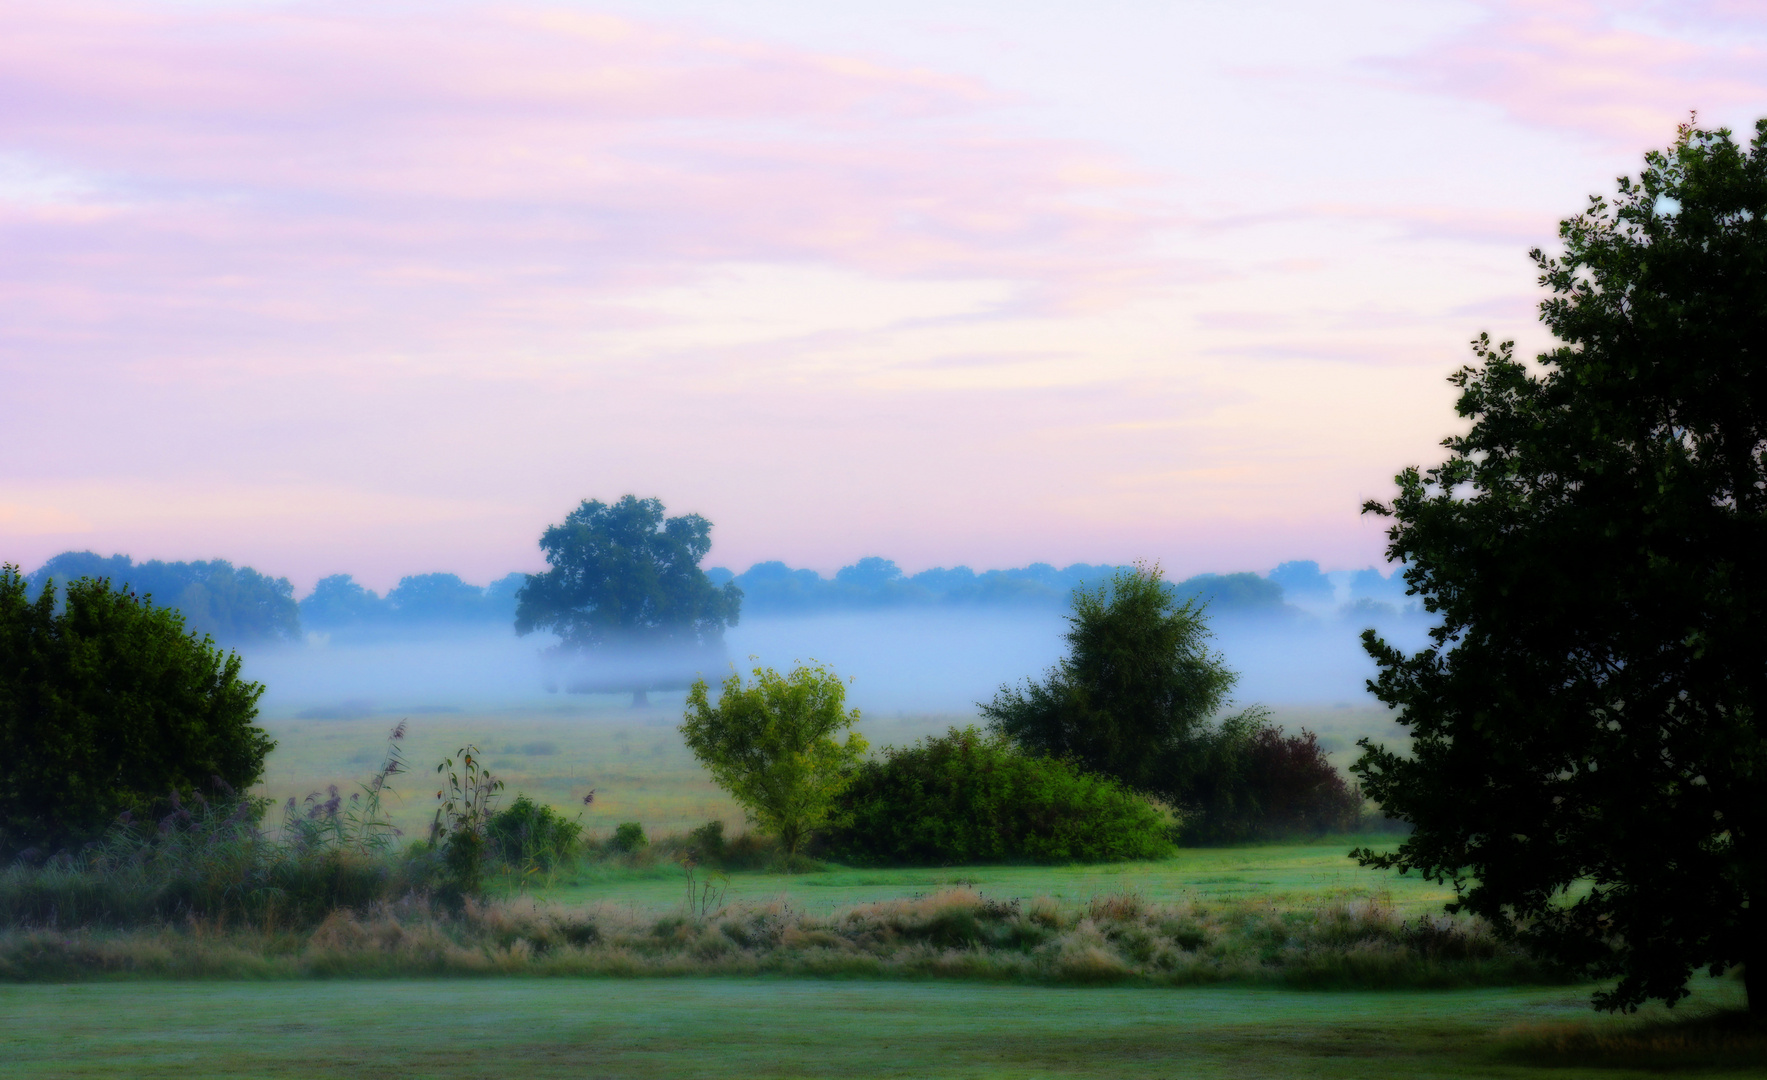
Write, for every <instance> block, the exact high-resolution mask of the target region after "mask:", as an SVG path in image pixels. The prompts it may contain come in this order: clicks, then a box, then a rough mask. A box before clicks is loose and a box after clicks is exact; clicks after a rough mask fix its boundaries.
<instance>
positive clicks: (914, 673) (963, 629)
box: [245, 608, 1427, 719]
mask: <svg viewBox="0 0 1767 1080" xmlns="http://www.w3.org/2000/svg"><path fill="white" fill-rule="evenodd" d="M1211 625H1212V627H1213V629H1214V631H1215V639H1214V642H1213V645H1214V648H1215V649H1217V650H1218V651H1219V652H1221V653H1222V654H1223V655H1224V656H1225V658H1226V661H1227V664H1228V666H1229V667H1231V668H1233V669H1234V670H1235V671H1238V672H1239V673H1240V682H1239V686H1238V688H1237V690H1236V692H1235V700H1236V701H1237V702H1239V703H1241V704H1250V703H1254V702H1255V703H1261V704H1267V705H1321V706H1331V705H1343V704H1346V703H1348V704H1366V703H1369V702H1370V700H1371V699H1370V698H1369V697H1368V695H1367V691H1366V690H1365V688H1364V682H1365V680H1367V679H1368V678H1369V677H1371V676H1372V675H1373V673H1374V667H1373V664H1372V662H1371V661H1369V659H1368V658H1367V656H1366V655H1365V654H1364V653H1363V652H1362V649H1361V645H1360V642H1359V641H1358V640H1357V635H1358V634H1359V633H1360V632H1361V630H1362V628H1363V627H1364V626H1369V625H1373V626H1375V627H1377V628H1378V629H1379V630H1380V631H1381V632H1382V634H1383V635H1384V636H1386V637H1387V639H1388V640H1389V641H1391V642H1393V643H1394V644H1397V645H1401V646H1402V647H1405V648H1416V647H1418V646H1419V645H1420V644H1422V643H1423V641H1424V638H1425V631H1426V628H1427V624H1426V623H1425V622H1423V621H1422V620H1421V619H1420V618H1418V617H1416V616H1414V615H1413V616H1406V615H1399V614H1397V613H1395V612H1393V611H1392V610H1391V609H1385V610H1383V611H1377V612H1373V613H1369V612H1353V613H1344V612H1319V613H1306V612H1301V611H1297V610H1294V609H1289V610H1288V611H1287V612H1286V613H1284V614H1279V615H1252V614H1239V615H1236V614H1233V613H1227V614H1223V615H1221V616H1219V617H1216V618H1214V619H1212V620H1211ZM1065 628H1066V620H1065V618H1064V616H1063V613H1062V612H1061V611H1059V610H1055V609H1046V608H1026V609H1012V608H978V609H956V610H951V609H946V610H936V611H927V610H924V609H921V610H894V611H888V610H886V611H872V612H842V613H834V614H824V615H808V616H797V617H787V616H776V617H761V618H749V619H744V620H743V621H742V623H741V624H740V625H738V626H737V627H735V628H733V629H731V630H730V631H728V632H727V635H726V646H727V648H726V652H727V655H726V658H725V660H724V662H723V663H721V664H719V663H716V662H711V663H705V664H704V666H703V667H702V668H701V670H703V671H704V673H705V675H706V676H707V678H708V679H709V680H710V681H713V682H716V681H717V680H719V679H721V678H723V677H724V676H726V675H728V673H729V671H730V668H731V665H732V664H734V665H735V666H737V667H738V668H741V669H742V670H744V671H746V670H747V668H748V667H749V666H751V661H750V659H749V658H750V657H751V656H753V657H754V658H755V661H754V662H758V663H761V664H766V665H768V666H771V667H776V668H781V669H785V668H789V667H790V666H791V665H792V664H793V662H795V661H800V660H816V661H820V662H822V663H824V664H826V665H828V666H829V667H831V668H833V669H834V670H835V671H837V672H839V673H840V674H841V675H842V676H843V677H845V678H848V679H850V680H851V681H850V683H849V687H848V691H849V697H850V700H851V702H852V703H853V704H854V705H856V706H857V707H858V708H860V709H861V710H863V711H865V712H868V713H875V714H884V715H895V714H913V713H962V712H969V711H972V710H973V709H974V706H975V703H976V702H977V701H985V700H987V699H989V698H991V697H992V696H993V695H994V693H995V692H996V691H997V690H998V689H999V688H1000V686H1001V685H1002V684H1005V683H1016V682H1019V681H1020V680H1023V679H1024V678H1026V677H1028V676H1040V675H1041V674H1042V673H1043V672H1044V671H1046V670H1047V669H1048V668H1049V667H1050V666H1051V665H1052V664H1054V663H1055V662H1056V660H1057V659H1058V658H1059V657H1060V656H1061V654H1062V651H1063V642H1062V640H1061V634H1062V632H1063V631H1064V630H1065ZM551 643H552V642H551V639H550V638H548V637H547V636H545V635H539V634H536V635H533V636H530V637H527V638H518V637H516V636H515V635H514V633H513V632H512V631H510V630H508V629H505V628H500V627H494V626H492V627H461V628H458V629H455V630H453V631H448V632H444V631H437V632H436V633H434V634H432V635H429V636H424V637H399V638H388V639H384V640H378V641H355V642H350V641H342V642H340V641H333V640H330V639H328V638H326V637H325V636H323V635H310V636H309V638H308V640H307V642H306V643H305V644H303V645H279V646H260V647H258V648H255V649H251V650H249V651H247V652H246V653H245V657H246V662H245V670H246V674H247V676H248V677H249V678H252V679H256V680H258V681H260V682H263V683H264V684H265V685H266V688H267V690H266V694H265V697H264V701H263V706H264V713H265V715H266V716H268V717H272V718H276V717H289V716H302V715H304V716H306V717H309V718H314V719H325V718H333V717H335V718H348V717H354V716H366V715H374V714H383V713H384V714H394V713H400V714H424V713H439V712H453V711H461V712H482V711H494V710H498V709H511V708H561V707H562V708H571V707H573V706H578V707H580V706H584V705H589V704H596V703H598V704H599V705H601V706H602V707H603V708H605V707H607V706H609V705H613V704H616V703H618V702H619V701H621V700H629V698H621V697H614V696H609V695H594V694H573V693H568V692H563V691H561V690H554V691H552V692H549V691H548V689H547V687H548V685H551V686H554V687H557V686H559V684H560V681H561V680H560V678H559V675H558V672H557V670H556V669H555V668H553V667H552V666H550V665H549V664H548V662H547V661H546V659H545V658H544V656H543V652H544V650H545V648H546V647H547V646H548V645H549V644H551ZM614 666H616V667H617V663H616V664H615V665H614ZM601 670H602V673H603V674H604V675H612V674H617V672H613V671H611V670H610V668H608V667H607V666H605V665H604V666H603V668H602V669H601ZM566 681H567V682H568V680H566ZM650 698H651V702H652V704H653V705H654V706H656V707H657V708H658V709H661V710H665V711H666V710H668V709H669V708H670V707H673V706H678V705H679V703H680V701H681V698H682V693H681V692H680V691H679V690H676V691H665V692H660V693H655V692H653V693H652V694H651V695H650Z"/></svg>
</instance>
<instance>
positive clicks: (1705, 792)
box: [1355, 120, 1767, 1016]
mask: <svg viewBox="0 0 1767 1080" xmlns="http://www.w3.org/2000/svg"><path fill="white" fill-rule="evenodd" d="M1559 237H1560V240H1561V241H1562V243H1563V253H1562V254H1559V255H1557V256H1553V255H1549V254H1546V253H1544V252H1541V251H1539V250H1536V251H1534V252H1533V253H1532V254H1533V258H1534V260H1535V262H1536V264H1537V265H1538V267H1539V270H1540V282H1541V284H1542V285H1543V286H1544V287H1545V288H1546V289H1547V290H1549V295H1548V296H1547V297H1546V299H1545V300H1544V301H1543V302H1542V303H1541V306H1540V313H1541V318H1542V320H1543V321H1544V323H1545V325H1546V326H1547V328H1548V329H1550V330H1551V331H1552V333H1553V335H1554V336H1555V337H1556V338H1557V339H1558V341H1559V342H1560V343H1561V344H1559V345H1558V346H1557V347H1555V348H1553V349H1552V350H1551V351H1549V352H1547V353H1544V354H1542V355H1541V356H1540V357H1539V358H1538V361H1537V363H1535V364H1531V365H1530V364H1526V363H1523V362H1522V361H1519V360H1517V359H1516V358H1515V356H1514V351H1513V348H1512V346H1511V345H1510V344H1509V343H1507V342H1505V343H1503V344H1500V345H1496V346H1493V345H1492V344H1491V342H1490V340H1489V338H1487V337H1484V336H1481V337H1480V338H1479V339H1478V341H1476V342H1475V343H1474V351H1475V354H1476V357H1477V362H1476V363H1475V364H1473V365H1470V366H1468V367H1465V368H1462V369H1461V370H1460V371H1459V372H1458V373H1456V374H1455V375H1454V376H1453V377H1452V380H1451V381H1452V382H1453V383H1454V385H1455V386H1457V387H1459V388H1460V399H1459V404H1458V406H1457V410H1458V412H1459V414H1460V416H1462V417H1463V418H1466V419H1468V420H1470V421H1471V426H1470V428H1469V429H1468V430H1467V432H1466V434H1464V435H1457V436H1453V437H1450V438H1448V439H1446V440H1445V441H1444V443H1443V445H1444V446H1445V447H1446V448H1447V450H1448V457H1447V460H1446V461H1445V462H1444V463H1443V464H1441V465H1438V466H1436V467H1434V468H1431V469H1428V470H1427V471H1420V470H1419V469H1417V468H1408V469H1406V470H1404V471H1403V472H1402V473H1400V474H1399V476H1398V478H1397V480H1398V488H1399V490H1398V495H1397V497H1396V498H1395V499H1394V501H1393V502H1392V503H1391V504H1387V505H1382V504H1378V503H1370V504H1368V505H1367V507H1366V508H1365V509H1366V510H1367V511H1368V512H1371V513H1374V514H1379V515H1383V516H1386V517H1388V518H1389V519H1390V520H1391V526H1390V528H1389V530H1388V533H1387V536H1388V539H1389V546H1388V554H1389V556H1390V557H1392V558H1393V559H1396V560H1403V562H1404V564H1405V567H1406V569H1405V580H1406V582H1407V583H1408V585H1409V588H1410V589H1411V591H1412V592H1414V593H1416V594H1418V595H1419V596H1420V597H1421V598H1422V600H1423V603H1424V606H1425V608H1426V610H1428V611H1429V612H1432V613H1434V614H1435V615H1436V616H1437V617H1438V618H1439V619H1440V623H1439V625H1438V626H1437V627H1436V628H1435V630H1434V631H1433V632H1432V635H1431V643H1430V645H1429V646H1428V647H1426V648H1424V649H1423V650H1422V651H1420V652H1418V653H1416V654H1414V655H1406V654H1404V653H1402V652H1400V651H1399V650H1397V649H1394V648H1392V647H1390V646H1388V645H1387V644H1386V643H1385V642H1383V641H1381V640H1380V639H1379V638H1378V637H1377V636H1376V635H1375V634H1374V633H1373V632H1369V633H1367V634H1365V635H1364V640H1365V644H1366V646H1367V648H1368V651H1369V652H1370V654H1371V655H1372V656H1373V657H1374V659H1375V661H1376V662H1377V664H1378V665H1379V669H1380V670H1379V678H1378V681H1376V682H1375V683H1372V684H1371V687H1372V689H1373V690H1374V693H1375V694H1376V696H1377V697H1379V698H1380V700H1382V701H1384V702H1385V703H1387V704H1388V705H1389V706H1391V707H1393V708H1395V709H1398V710H1401V715H1400V717H1399V719H1400V722H1401V723H1403V724H1405V725H1407V726H1409V728H1410V729H1411V735H1412V740H1411V747H1410V752H1409V753H1401V752H1398V751H1396V750H1392V749H1386V748H1382V747H1379V746H1374V745H1371V744H1369V743H1367V742H1366V741H1365V742H1364V743H1363V746H1364V752H1363V755H1362V758H1361V760H1360V761H1359V762H1358V763H1357V765H1356V766H1355V771H1357V772H1358V773H1360V774H1361V776H1362V777H1363V781H1364V785H1365V787H1366V789H1367V791H1368V792H1369V794H1371V795H1372V796H1374V797H1375V798H1376V799H1378V800H1379V801H1380V802H1381V803H1382V804H1383V805H1384V806H1385V808H1386V810H1387V812H1388V813H1390V814H1393V815H1395V816H1397V817H1399V818H1402V819H1404V820H1406V821H1408V822H1411V823H1412V824H1413V825H1414V826H1415V831H1414V832H1413V833H1412V834H1411V835H1410V837H1409V838H1408V839H1407V840H1405V841H1404V842H1403V843H1402V844H1400V845H1399V846H1398V847H1397V849H1396V850H1394V851H1390V852H1374V851H1363V852H1360V853H1359V854H1360V856H1361V858H1362V861H1363V862H1364V863H1367V864H1372V865H1377V866H1390V867H1398V868H1400V869H1402V870H1417V871H1420V872H1422V873H1424V874H1426V875H1428V876H1430V877H1432V878H1434V879H1437V880H1444V879H1445V880H1448V881H1451V882H1452V883H1453V884H1454V886H1455V888H1456V890H1457V897H1458V898H1457V900H1456V902H1455V903H1454V904H1453V905H1451V907H1452V908H1453V909H1454V910H1464V911H1469V912H1472V913H1475V914H1478V915H1481V916H1483V917H1485V918H1486V919H1489V920H1491V921H1492V922H1493V923H1494V924H1495V925H1496V926H1497V927H1498V928H1499V929H1500V930H1502V931H1504V932H1506V933H1511V934H1517V935H1520V936H1521V937H1522V938H1523V939H1525V940H1527V941H1529V942H1531V943H1532V944H1534V945H1535V946H1536V947H1537V948H1539V949H1541V950H1543V951H1545V952H1546V953H1547V954H1548V955H1551V956H1553V957H1555V958H1557V959H1558V960H1560V961H1562V962H1563V963H1565V964H1567V965H1569V966H1570V967H1572V968H1574V969H1577V970H1580V971H1582V972H1584V973H1586V974H1588V975H1591V976H1596V977H1615V976H1617V977H1618V979H1619V981H1618V983H1617V985H1616V986H1615V987H1614V988H1613V989H1612V990H1610V991H1605V992H1603V993H1601V994H1598V995H1597V996H1596V1004H1597V1005H1598V1006H1600V1007H1604V1008H1620V1009H1631V1008H1634V1007H1636V1006H1637V1005H1638V1004H1640V1003H1641V1002H1643V1001H1646V1000H1649V999H1661V1000H1665V1001H1668V1002H1670V1003H1673V1002H1674V1001H1675V1000H1676V999H1677V998H1679V997H1681V996H1683V995H1685V994H1686V992H1687V991H1686V988H1685V984H1686V982H1687V979H1688V977H1689V975H1690V974H1691V973H1692V972H1693V971H1694V970H1695V969H1696V968H1700V967H1705V968H1708V969H1709V970H1710V971H1712V972H1713V973H1722V972H1723V971H1724V970H1726V969H1727V968H1730V967H1732V966H1734V965H1737V964H1741V965H1742V966H1743V974H1744V981H1745V983H1746V985H1747V988H1748V998H1749V1007H1750V1009H1751V1011H1752V1012H1753V1013H1755V1015H1756V1016H1761V1015H1763V1014H1764V1013H1767V846H1764V845H1767V737H1764V735H1767V732H1764V730H1763V722H1764V719H1767V633H1763V630H1762V627H1763V626H1767V559H1763V553H1764V552H1767V460H1764V455H1767V120H1764V121H1762V122H1760V123H1759V124H1757V125H1756V134H1755V138H1754V139H1753V141H1752V143H1751V144H1749V145H1748V146H1747V147H1746V148H1745V147H1743V146H1739V145H1738V144H1737V143H1736V141H1735V140H1734V139H1733V138H1732V137H1731V135H1730V133H1729V132H1728V131H1724V130H1716V131H1707V130H1702V129H1700V128H1698V127H1696V126H1694V125H1691V124H1690V125H1687V126H1684V127H1683V128H1682V130H1681V132H1680V137H1679V138H1678V139H1677V140H1676V142H1675V144H1674V145H1673V146H1671V147H1670V148H1669V149H1667V150H1666V151H1661V152H1653V153H1651V154H1648V155H1646V159H1645V168H1644V170H1643V171H1642V172H1641V174H1640V175H1639V176H1638V177H1637V178H1635V179H1634V178H1621V180H1620V181H1619V184H1618V191H1617V193H1616V194H1615V196H1614V197H1613V198H1612V199H1611V200H1609V199H1604V198H1599V197H1597V198H1592V199H1591V200H1590V202H1589V205H1588V207H1587V209H1586V210H1585V211H1584V212H1583V213H1581V214H1579V215H1577V216H1575V217H1572V218H1569V219H1567V220H1565V221H1564V222H1562V223H1561V225H1560V227H1559Z"/></svg>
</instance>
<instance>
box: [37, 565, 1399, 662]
mask: <svg viewBox="0 0 1767 1080" xmlns="http://www.w3.org/2000/svg"><path fill="white" fill-rule="evenodd" d="M1116 571H1117V567H1114V566H1104V565H1092V564H1088V563H1075V564H1073V565H1071V566H1067V567H1063V568H1060V569H1057V568H1056V567H1054V566H1050V565H1049V564H1047V563H1034V564H1032V565H1030V566H1026V567H1022V568H1019V569H1016V570H984V571H981V572H977V571H975V570H971V569H970V568H969V567H967V566H958V567H953V568H950V569H946V568H942V567H941V568H938V569H933V570H923V571H921V572H920V573H918V574H913V575H908V574H904V573H903V572H902V571H901V569H900V568H899V567H897V566H896V564H895V563H894V562H892V561H890V560H889V559H882V558H876V557H872V558H865V559H860V560H859V561H858V562H856V563H854V564H853V565H851V566H845V567H842V568H841V569H840V570H839V571H837V572H836V573H835V575H834V577H832V578H825V577H823V576H822V575H821V574H818V573H817V572H816V571H814V570H794V569H792V568H791V567H789V566H787V565H785V564H784V563H782V562H764V563H756V564H755V565H754V566H751V567H749V568H748V569H747V570H745V571H743V572H742V573H740V574H738V573H735V572H733V571H731V570H728V569H725V568H723V567H713V568H712V569H710V570H708V571H707V572H706V573H707V576H708V577H710V578H711V579H712V581H713V583H715V584H718V585H722V584H724V583H725V582H727V581H735V582H736V584H737V586H738V587H739V588H741V589H742V592H743V600H742V614H744V615H748V616H756V615H760V616H767V615H809V614H827V613H833V612H841V611H876V610H881V609H886V608H937V607H946V608H979V607H1021V608H1060V607H1065V606H1066V604H1067V602H1068V598H1069V597H1070V596H1071V595H1072V594H1073V591H1074V590H1075V589H1076V588H1093V587H1097V586H1099V585H1102V584H1104V583H1105V582H1107V581H1109V580H1110V577H1111V575H1112V574H1114V573H1115V572H1116ZM1337 576H1338V578H1339V581H1337V582H1334V581H1333V580H1332V579H1331V577H1329V576H1327V575H1326V574H1324V573H1322V572H1321V571H1320V569H1319V565H1318V564H1317V563H1314V562H1288V563H1283V564H1282V565H1281V566H1279V567H1277V568H1276V569H1275V570H1273V571H1271V572H1270V573H1269V574H1268V575H1267V576H1266V575H1259V574H1252V573H1239V574H1199V575H1197V576H1196V577H1192V578H1188V579H1186V580H1184V581H1181V582H1179V583H1178V584H1177V589H1178V592H1179V595H1181V596H1184V597H1191V598H1195V599H1197V600H1199V601H1203V602H1206V603H1208V605H1209V610H1210V611H1211V612H1214V613H1216V614H1225V613H1243V614H1265V615H1281V614H1284V613H1287V614H1296V613H1298V610H1299V609H1305V610H1308V611H1313V612H1316V613H1318V612H1323V611H1327V610H1340V611H1345V612H1347V613H1350V614H1355V615H1380V614H1389V615H1396V614H1398V613H1399V611H1400V610H1401V609H1404V608H1405V607H1406V606H1407V599H1406V597H1405V585H1404V582H1403V581H1402V580H1401V579H1400V578H1399V576H1398V574H1397V572H1394V573H1393V574H1391V575H1383V574H1381V573H1380V572H1379V571H1378V570H1373V569H1369V570H1362V571H1358V572H1357V573H1355V574H1353V575H1350V576H1349V580H1348V582H1347V584H1346V583H1345V582H1343V580H1342V578H1343V575H1337ZM51 577H53V578H55V579H56V580H57V581H60V582H66V581H69V580H71V579H73V578H77V577H106V578H109V579H110V580H111V582H112V584H113V585H115V586H117V587H124V586H126V587H128V588H131V589H133V590H134V591H135V592H137V593H140V594H145V595H151V596H152V597H153V600H154V602H155V603H157V604H163V605H166V606H169V607H175V608H178V609H179V610H180V611H182V612H183V613H184V617H185V619H186V621H187V623H188V624H189V626H190V628H191V629H193V630H196V631H198V632H200V633H207V634H212V635H214V637H215V639H216V640H217V641H219V642H222V643H223V644H229V645H245V644H255V643H262V642H275V641H297V640H300V639H301V638H302V637H303V634H304V633H306V632H316V633H325V634H332V633H339V632H343V633H345V634H367V635H376V636H397V635H399V634H401V633H404V632H407V631H412V630H416V629H419V628H425V629H438V628H445V627H447V626H450V625H470V624H480V625H486V624H500V625H504V626H509V625H511V624H512V623H513V622H514V619H515V595H516V592H517V591H518V590H519V589H520V588H521V587H522V585H523V584H525V583H526V581H527V575H526V574H524V573H520V572H517V573H512V574H506V575H504V576H503V577H501V578H498V579H497V580H496V581H493V582H492V583H491V584H490V585H487V586H482V587H481V586H478V585H471V584H468V583H467V582H465V581H462V580H461V579H460V578H459V577H458V576H457V575H454V574H444V573H436V574H414V575H411V576H409V577H405V578H402V579H400V581H399V584H398V585H397V586H396V587H394V588H393V589H391V590H389V591H388V592H387V594H386V595H385V596H381V595H379V594H378V593H376V592H375V591H374V590H372V589H368V588H365V587H363V586H362V585H360V584H358V583H357V582H356V581H355V580H354V579H353V578H351V576H350V575H349V574H333V575H332V576H330V577H328V578H325V579H323V580H321V581H320V582H319V584H318V585H316V586H315V587H314V589H313V591H312V592H311V593H310V594H308V595H307V596H306V597H305V598H303V599H302V600H300V601H299V602H298V603H297V602H296V601H295V599H294V588H293V586H291V585H290V584H289V581H288V579H287V578H272V577H270V576H268V575H266V574H263V573H260V572H258V571H257V570H254V569H252V568H251V567H249V566H241V567H235V566H234V565H233V564H231V563H229V562H226V561H225V560H222V559H215V560H211V561H207V562H161V561H159V560H154V561H151V562H143V563H136V562H133V561H132V560H131V559H130V558H129V556H127V555H111V556H102V555H97V554H94V553H93V552H90V551H78V552H75V551H70V552H65V553H63V554H61V555H57V556H55V557H54V558H53V559H50V560H49V561H48V562H46V563H44V564H43V565H42V566H41V567H38V568H37V569H36V570H35V571H33V572H31V573H30V574H29V575H27V577H26V580H27V581H28V582H29V583H30V585H31V587H32V588H33V589H38V588H41V586H42V583H43V582H44V580H45V579H47V578H51Z"/></svg>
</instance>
